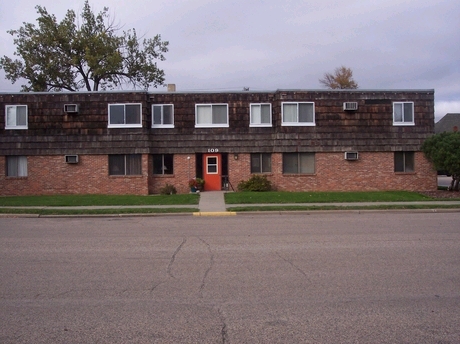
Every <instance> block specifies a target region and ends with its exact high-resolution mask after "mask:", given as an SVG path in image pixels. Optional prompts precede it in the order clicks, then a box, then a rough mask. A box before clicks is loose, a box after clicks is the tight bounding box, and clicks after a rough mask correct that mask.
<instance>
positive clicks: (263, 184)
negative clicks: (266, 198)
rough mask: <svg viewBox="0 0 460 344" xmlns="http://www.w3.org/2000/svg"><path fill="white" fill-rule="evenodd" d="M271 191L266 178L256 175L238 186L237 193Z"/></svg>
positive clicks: (270, 185)
mask: <svg viewBox="0 0 460 344" xmlns="http://www.w3.org/2000/svg"><path fill="white" fill-rule="evenodd" d="M271 189H272V183H271V182H270V181H269V180H268V179H267V176H261V175H257V174H255V175H253V176H251V178H249V179H248V180H246V181H244V180H243V181H241V182H240V183H239V184H238V190H239V191H270V190H271Z"/></svg>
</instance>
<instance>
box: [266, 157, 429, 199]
mask: <svg viewBox="0 0 460 344" xmlns="http://www.w3.org/2000/svg"><path fill="white" fill-rule="evenodd" d="M315 163H316V173H315V174H313V175H302V176H299V175H283V174H282V171H283V160H282V154H272V174H270V175H269V179H270V180H271V181H272V183H273V185H274V187H275V188H276V189H278V190H289V191H376V190H408V191H427V190H436V189H437V175H436V171H435V170H434V169H433V167H432V165H431V163H429V162H428V161H427V160H426V158H425V156H424V155H423V153H421V152H416V153H415V172H414V173H395V172H393V171H394V153H393V152H360V153H359V160H357V161H348V160H345V159H344V153H342V152H340V153H316V155H315Z"/></svg>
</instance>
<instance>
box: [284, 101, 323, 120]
mask: <svg viewBox="0 0 460 344" xmlns="http://www.w3.org/2000/svg"><path fill="white" fill-rule="evenodd" d="M281 116H282V124H281V125H285V126H290V125H298V126H313V125H315V103H311V102H309V103H307V102H303V103H291V102H286V103H282V106H281Z"/></svg>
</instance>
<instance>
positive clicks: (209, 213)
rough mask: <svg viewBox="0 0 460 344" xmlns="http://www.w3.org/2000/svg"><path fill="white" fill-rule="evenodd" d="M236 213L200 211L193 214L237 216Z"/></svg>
mask: <svg viewBox="0 0 460 344" xmlns="http://www.w3.org/2000/svg"><path fill="white" fill-rule="evenodd" d="M235 215H236V212H234V211H200V212H198V213H193V216H235Z"/></svg>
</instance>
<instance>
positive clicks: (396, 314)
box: [0, 212, 460, 344]
mask: <svg viewBox="0 0 460 344" xmlns="http://www.w3.org/2000/svg"><path fill="white" fill-rule="evenodd" d="M459 221H460V213H459V212H456V213H410V212H408V213H397V212H395V213H392V214H391V215H390V216H389V215H388V214H386V213H366V212H363V213H359V214H357V213H353V212H344V213H338V212H337V213H334V212H331V213H329V214H327V216H324V214H322V213H320V212H316V213H315V212H312V213H311V214H308V215H307V214H302V212H299V214H296V215H295V216H292V215H286V216H284V215H283V214H274V213H259V214H252V215H249V216H229V217H226V218H225V219H222V218H219V217H200V216H196V217H184V216H178V217H161V216H160V217H128V218H110V217H108V218H85V217H82V218H78V217H76V218H43V219H40V220H37V219H34V218H2V219H0V276H1V283H0V295H1V297H0V309H1V311H0V342H1V343H2V344H21V343H34V344H35V343H37V344H40V343H53V344H60V343H63V344H64V343H65V344H73V343H99V344H105V343H110V344H125V343H157V344H160V343H161V344H164V343H180V344H189V343H190V344H196V343H222V344H235V343H270V344H281V343H282V344H284V343H362V344H366V343H378V344H394V343H428V344H435V343H438V344H441V343H443V344H447V343H450V344H454V343H460V328H459V324H460V283H459V281H460V269H459V268H458V267H459V252H460V227H459V226H458V223H459Z"/></svg>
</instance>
